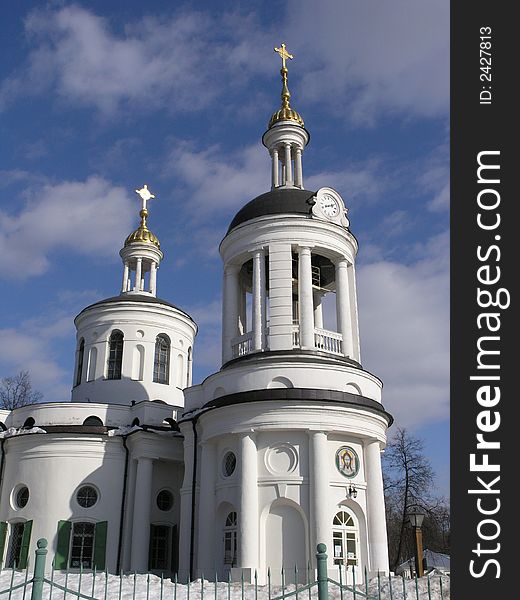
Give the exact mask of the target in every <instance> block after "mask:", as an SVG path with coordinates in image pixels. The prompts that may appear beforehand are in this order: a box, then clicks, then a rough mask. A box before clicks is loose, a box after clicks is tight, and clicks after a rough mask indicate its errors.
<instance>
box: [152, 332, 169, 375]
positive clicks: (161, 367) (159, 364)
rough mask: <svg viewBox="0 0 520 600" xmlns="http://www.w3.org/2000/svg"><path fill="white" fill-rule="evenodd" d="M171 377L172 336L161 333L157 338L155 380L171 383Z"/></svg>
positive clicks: (154, 367) (154, 364)
mask: <svg viewBox="0 0 520 600" xmlns="http://www.w3.org/2000/svg"><path fill="white" fill-rule="evenodd" d="M169 379H170V338H169V337H168V336H167V335H165V334H164V333H161V334H159V335H158V336H157V338H156V339H155V358H154V363H153V380H154V381H155V382H156V383H169Z"/></svg>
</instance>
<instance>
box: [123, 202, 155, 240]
mask: <svg viewBox="0 0 520 600" xmlns="http://www.w3.org/2000/svg"><path fill="white" fill-rule="evenodd" d="M139 216H140V217H141V224H140V225H139V227H138V228H137V229H136V230H135V231H133V232H132V233H131V234H130V235H129V236H128V237H127V238H126V240H125V246H128V245H130V244H135V243H143V242H144V243H148V244H153V245H154V246H156V247H157V248H160V247H161V244H160V242H159V238H158V237H157V236H156V235H155V234H154V233H152V232H151V231H150V230H149V229H148V227H147V226H146V217H147V216H148V209H146V208H142V209H141V210H140V212H139Z"/></svg>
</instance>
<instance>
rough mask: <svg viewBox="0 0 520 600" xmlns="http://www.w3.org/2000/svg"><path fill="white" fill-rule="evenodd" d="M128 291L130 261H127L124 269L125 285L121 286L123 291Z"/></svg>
mask: <svg viewBox="0 0 520 600" xmlns="http://www.w3.org/2000/svg"><path fill="white" fill-rule="evenodd" d="M127 289H128V261H127V260H125V266H124V269H123V283H122V284H121V291H122V292H126V290H127Z"/></svg>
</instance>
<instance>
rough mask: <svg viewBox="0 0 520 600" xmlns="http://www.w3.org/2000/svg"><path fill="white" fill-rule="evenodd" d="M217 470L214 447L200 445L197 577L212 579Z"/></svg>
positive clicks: (211, 445) (214, 563) (214, 565)
mask: <svg viewBox="0 0 520 600" xmlns="http://www.w3.org/2000/svg"><path fill="white" fill-rule="evenodd" d="M216 470H217V454H216V448H215V445H214V444H212V443H210V442H205V443H204V444H202V452H201V459H200V491H199V527H198V533H199V545H198V548H199V553H198V554H199V556H198V558H199V560H198V565H197V566H198V573H199V576H200V575H201V574H204V575H205V576H206V577H213V576H214V574H215V568H216V560H215V559H216V556H217V555H218V554H219V553H216V552H215V473H216Z"/></svg>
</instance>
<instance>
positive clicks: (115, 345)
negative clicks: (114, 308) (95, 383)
mask: <svg viewBox="0 0 520 600" xmlns="http://www.w3.org/2000/svg"><path fill="white" fill-rule="evenodd" d="M123 337H124V336H123V333H122V332H121V331H118V330H115V331H113V332H112V334H111V335H110V340H109V348H108V365H107V379H121V365H122V364H123Z"/></svg>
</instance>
